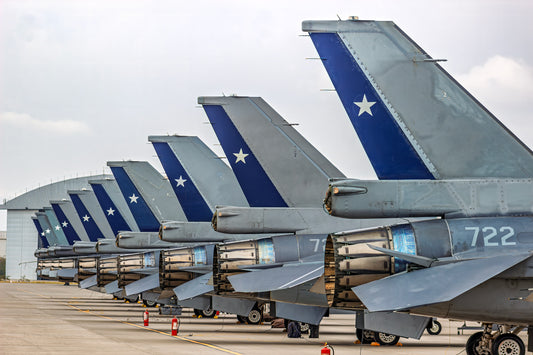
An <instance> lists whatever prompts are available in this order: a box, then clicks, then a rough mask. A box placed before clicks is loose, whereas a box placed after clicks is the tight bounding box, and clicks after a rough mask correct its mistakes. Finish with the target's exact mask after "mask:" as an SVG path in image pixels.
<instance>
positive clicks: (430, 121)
mask: <svg viewBox="0 0 533 355" xmlns="http://www.w3.org/2000/svg"><path fill="white" fill-rule="evenodd" d="M303 30H304V31H305V32H308V33H309V35H310V37H311V39H312V41H313V43H314V45H315V47H316V49H317V51H318V53H319V58H320V59H321V61H322V63H323V64H324V66H325V68H326V70H327V72H328V74H329V76H330V78H331V80H332V82H333V85H334V86H335V89H336V92H337V93H338V95H339V97H340V99H341V102H342V104H343V105H344V107H345V109H346V112H347V114H348V116H349V118H350V120H351V123H352V124H353V126H354V128H355V130H356V132H357V135H358V137H359V139H360V141H361V143H362V144H363V147H364V149H365V151H366V153H367V155H368V157H369V159H370V161H371V163H372V166H373V167H374V169H375V172H376V174H377V176H378V178H379V179H380V181H364V180H353V179H347V178H346V177H345V176H343V174H342V173H341V172H340V170H338V169H337V168H336V167H335V166H334V165H333V164H332V163H330V162H329V161H328V160H327V159H326V158H325V157H324V156H323V155H322V154H321V153H320V152H318V151H317V150H316V149H315V148H314V147H313V146H312V145H311V144H310V143H309V142H307V141H306V140H305V139H304V138H303V137H302V136H301V135H300V134H299V133H298V132H297V131H296V130H295V129H294V128H293V127H292V125H291V124H289V123H288V122H287V121H285V120H284V119H283V118H282V117H281V116H280V115H279V114H278V113H276V112H275V111H274V110H273V109H272V107H270V106H269V105H268V104H267V103H266V102H265V101H264V100H262V99H261V98H253V97H235V96H233V97H200V98H199V99H198V102H199V103H200V104H201V105H202V106H203V108H204V110H205V112H206V114H207V116H208V118H209V121H210V122H211V125H212V127H213V129H214V131H215V133H216V135H217V138H218V140H219V141H220V144H221V145H222V148H223V150H224V153H225V155H226V157H227V159H228V162H229V164H230V166H231V169H230V168H229V167H228V166H227V165H226V164H225V163H223V162H222V161H221V160H220V159H219V158H218V157H217V156H216V155H215V154H214V153H213V152H212V151H211V150H209V148H207V147H206V146H205V145H204V144H203V143H202V142H201V141H200V140H199V139H198V138H196V137H184V136H152V137H149V141H150V142H152V144H153V146H154V148H155V150H156V152H157V155H158V157H159V159H160V161H161V164H162V166H163V168H164V170H165V173H166V176H167V177H166V178H165V177H163V176H162V175H160V174H159V173H158V172H157V171H156V170H155V169H154V168H153V167H151V166H150V165H149V164H148V163H146V162H132V161H123V162H108V166H110V167H111V171H112V173H113V177H114V179H111V178H109V179H104V180H98V181H90V185H91V188H92V191H91V190H83V191H69V195H70V201H66V200H65V201H51V202H50V203H51V207H49V208H45V209H44V212H43V213H38V214H37V216H36V217H35V221H36V227H37V230H38V232H39V234H40V235H41V236H43V237H45V238H44V239H42V243H43V245H42V246H43V247H45V248H44V249H39V250H38V251H37V252H36V255H37V256H39V262H38V273H39V275H40V276H41V277H57V278H60V279H62V280H69V279H74V278H76V279H77V280H78V281H79V282H80V287H84V288H92V289H97V290H100V291H102V290H105V292H109V293H114V294H115V295H119V296H125V297H138V296H139V295H140V297H141V298H142V299H143V300H145V301H146V302H158V303H161V304H178V305H181V306H184V307H192V308H194V309H196V310H197V312H198V313H200V312H203V313H204V314H205V315H209V314H212V312H213V311H214V310H217V311H224V312H228V313H233V314H237V315H239V316H240V317H246V318H248V320H249V321H250V322H258V321H259V320H260V317H261V313H260V310H261V307H262V305H264V304H269V305H270V308H271V313H273V314H274V315H275V316H277V317H282V318H285V319H291V320H296V321H301V322H305V323H309V324H312V325H318V324H319V323H320V320H321V319H322V317H324V316H326V315H327V314H328V312H329V311H330V310H333V309H341V310H349V311H355V312H356V313H357V321H356V323H357V328H358V329H359V330H363V329H364V330H365V331H364V332H360V333H359V336H360V337H361V338H362V340H369V339H370V338H372V337H374V338H375V340H377V341H380V342H383V343H386V342H387V341H397V337H398V336H405V337H412V338H420V336H421V334H422V332H423V331H424V329H425V328H426V327H427V326H428V325H431V322H432V320H431V317H446V318H453V319H462V320H468V321H478V322H481V323H482V324H483V329H484V330H483V331H481V332H478V333H475V334H474V335H472V336H471V337H470V338H469V340H468V342H467V344H466V351H467V354H487V353H492V354H504V353H505V354H508V353H513V354H515V353H516V354H524V353H525V345H524V343H523V341H522V340H521V339H520V338H519V337H518V336H517V334H518V333H519V332H520V331H521V330H523V329H526V328H527V329H528V332H529V339H530V341H529V345H528V347H529V350H532V347H533V336H532V335H531V332H532V331H533V307H532V303H531V301H532V300H533V296H532V295H531V291H532V290H533V279H532V276H533V275H532V273H533V271H532V270H533V260H532V258H531V255H532V254H531V245H532V243H533V218H532V217H531V213H532V212H531V211H532V210H533V196H532V191H533V189H532V187H533V186H532V185H533V181H532V180H531V177H533V155H532V152H531V150H530V149H529V148H528V147H527V146H526V145H524V144H523V143H522V142H520V141H519V140H518V139H517V138H516V137H515V136H514V135H513V134H512V132H510V131H509V130H508V129H507V128H506V127H505V126H504V125H503V124H502V123H501V122H499V121H498V120H497V119H496V118H495V117H494V116H493V115H492V114H491V113H490V112H488V111H487V110H486V109H485V108H484V107H483V106H482V105H481V104H480V103H479V102H478V101H477V100H476V99H475V98H473V97H472V96H471V95H470V94H469V93H468V92H467V91H466V90H465V89H464V88H463V87H461V85H459V84H458V83H457V82H456V81H455V80H454V79H453V78H452V77H451V76H450V75H449V74H448V73H447V72H446V71H445V70H444V69H443V68H442V67H441V66H440V65H439V64H438V62H439V60H436V59H433V58H431V57H430V56H429V55H428V54H427V53H425V52H424V51H423V50H422V49H421V48H420V47H419V46H418V45H417V44H416V43H414V42H413V41H412V40H411V39H410V38H409V37H408V36H407V35H406V34H405V33H404V32H403V31H401V30H400V29H399V28H398V27H397V26H396V25H395V24H394V23H392V22H378V21H359V20H356V19H351V20H349V21H305V22H304V23H303ZM328 128H329V127H328ZM328 131H331V132H334V130H328ZM328 137H329V138H328V139H335V135H334V133H330V134H329V135H328ZM328 183H329V187H328ZM326 190H327V192H326ZM324 192H326V198H325V200H324V199H323V196H324ZM324 210H326V211H327V212H328V213H329V214H327V213H325V212H324ZM339 217H344V218H339ZM106 253H108V254H112V256H105V254H106ZM72 254H74V255H75V256H74V255H72ZM494 324H497V325H498V327H497V330H493V329H495V328H494V327H493V325H494ZM369 331H372V332H369ZM382 335H383V336H382ZM390 335H394V336H396V337H394V336H393V337H391V336H390ZM509 351H511V352H509Z"/></svg>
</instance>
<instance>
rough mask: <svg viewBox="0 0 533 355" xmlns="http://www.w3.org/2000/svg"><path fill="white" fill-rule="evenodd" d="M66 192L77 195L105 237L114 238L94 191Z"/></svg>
mask: <svg viewBox="0 0 533 355" xmlns="http://www.w3.org/2000/svg"><path fill="white" fill-rule="evenodd" d="M68 194H69V195H71V194H72V195H77V196H78V197H79V198H80V200H81V202H82V203H83V205H84V206H85V208H86V209H87V211H89V213H90V214H91V216H92V218H93V220H94V222H95V223H96V225H97V226H98V228H99V229H100V231H101V232H102V234H103V235H104V237H105V238H108V239H113V238H115V235H114V234H113V230H112V229H111V226H110V225H109V222H108V221H107V219H106V218H105V215H104V212H103V211H102V209H101V208H100V204H99V203H98V200H97V199H96V196H95V195H94V192H92V191H91V190H69V191H68ZM79 218H80V219H81V218H82V216H79Z"/></svg>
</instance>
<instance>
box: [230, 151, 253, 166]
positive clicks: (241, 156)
mask: <svg viewBox="0 0 533 355" xmlns="http://www.w3.org/2000/svg"><path fill="white" fill-rule="evenodd" d="M233 155H235V156H236V157H237V160H235V164H237V163H238V162H240V161H242V162H243V163H244V164H246V160H244V159H245V158H246V157H247V156H248V155H250V154H245V153H243V152H242V148H241V149H240V150H239V152H238V153H233Z"/></svg>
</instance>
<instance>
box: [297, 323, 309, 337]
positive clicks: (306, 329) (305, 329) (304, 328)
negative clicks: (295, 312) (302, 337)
mask: <svg viewBox="0 0 533 355" xmlns="http://www.w3.org/2000/svg"><path fill="white" fill-rule="evenodd" d="M299 323H300V331H301V332H302V334H307V333H309V324H307V323H303V322H299Z"/></svg>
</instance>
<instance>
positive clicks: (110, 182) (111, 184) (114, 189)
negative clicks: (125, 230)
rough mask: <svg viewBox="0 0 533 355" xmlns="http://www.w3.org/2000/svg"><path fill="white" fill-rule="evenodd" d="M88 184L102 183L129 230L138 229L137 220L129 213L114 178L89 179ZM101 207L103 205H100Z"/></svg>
mask: <svg viewBox="0 0 533 355" xmlns="http://www.w3.org/2000/svg"><path fill="white" fill-rule="evenodd" d="M89 184H90V185H93V184H99V185H102V187H103V188H104V190H105V192H106V193H107V195H108V196H109V198H110V199H111V201H113V203H114V204H115V206H116V208H117V209H118V211H119V213H120V214H121V215H122V217H123V218H124V220H125V221H126V223H127V224H128V226H129V227H130V230H132V231H138V230H139V227H137V222H135V219H134V218H133V215H132V214H131V211H130V209H129V208H128V206H127V205H126V201H125V200H124V197H123V196H122V193H121V192H120V189H119V187H118V185H117V182H116V180H114V179H101V180H89ZM101 207H102V209H103V206H101Z"/></svg>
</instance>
